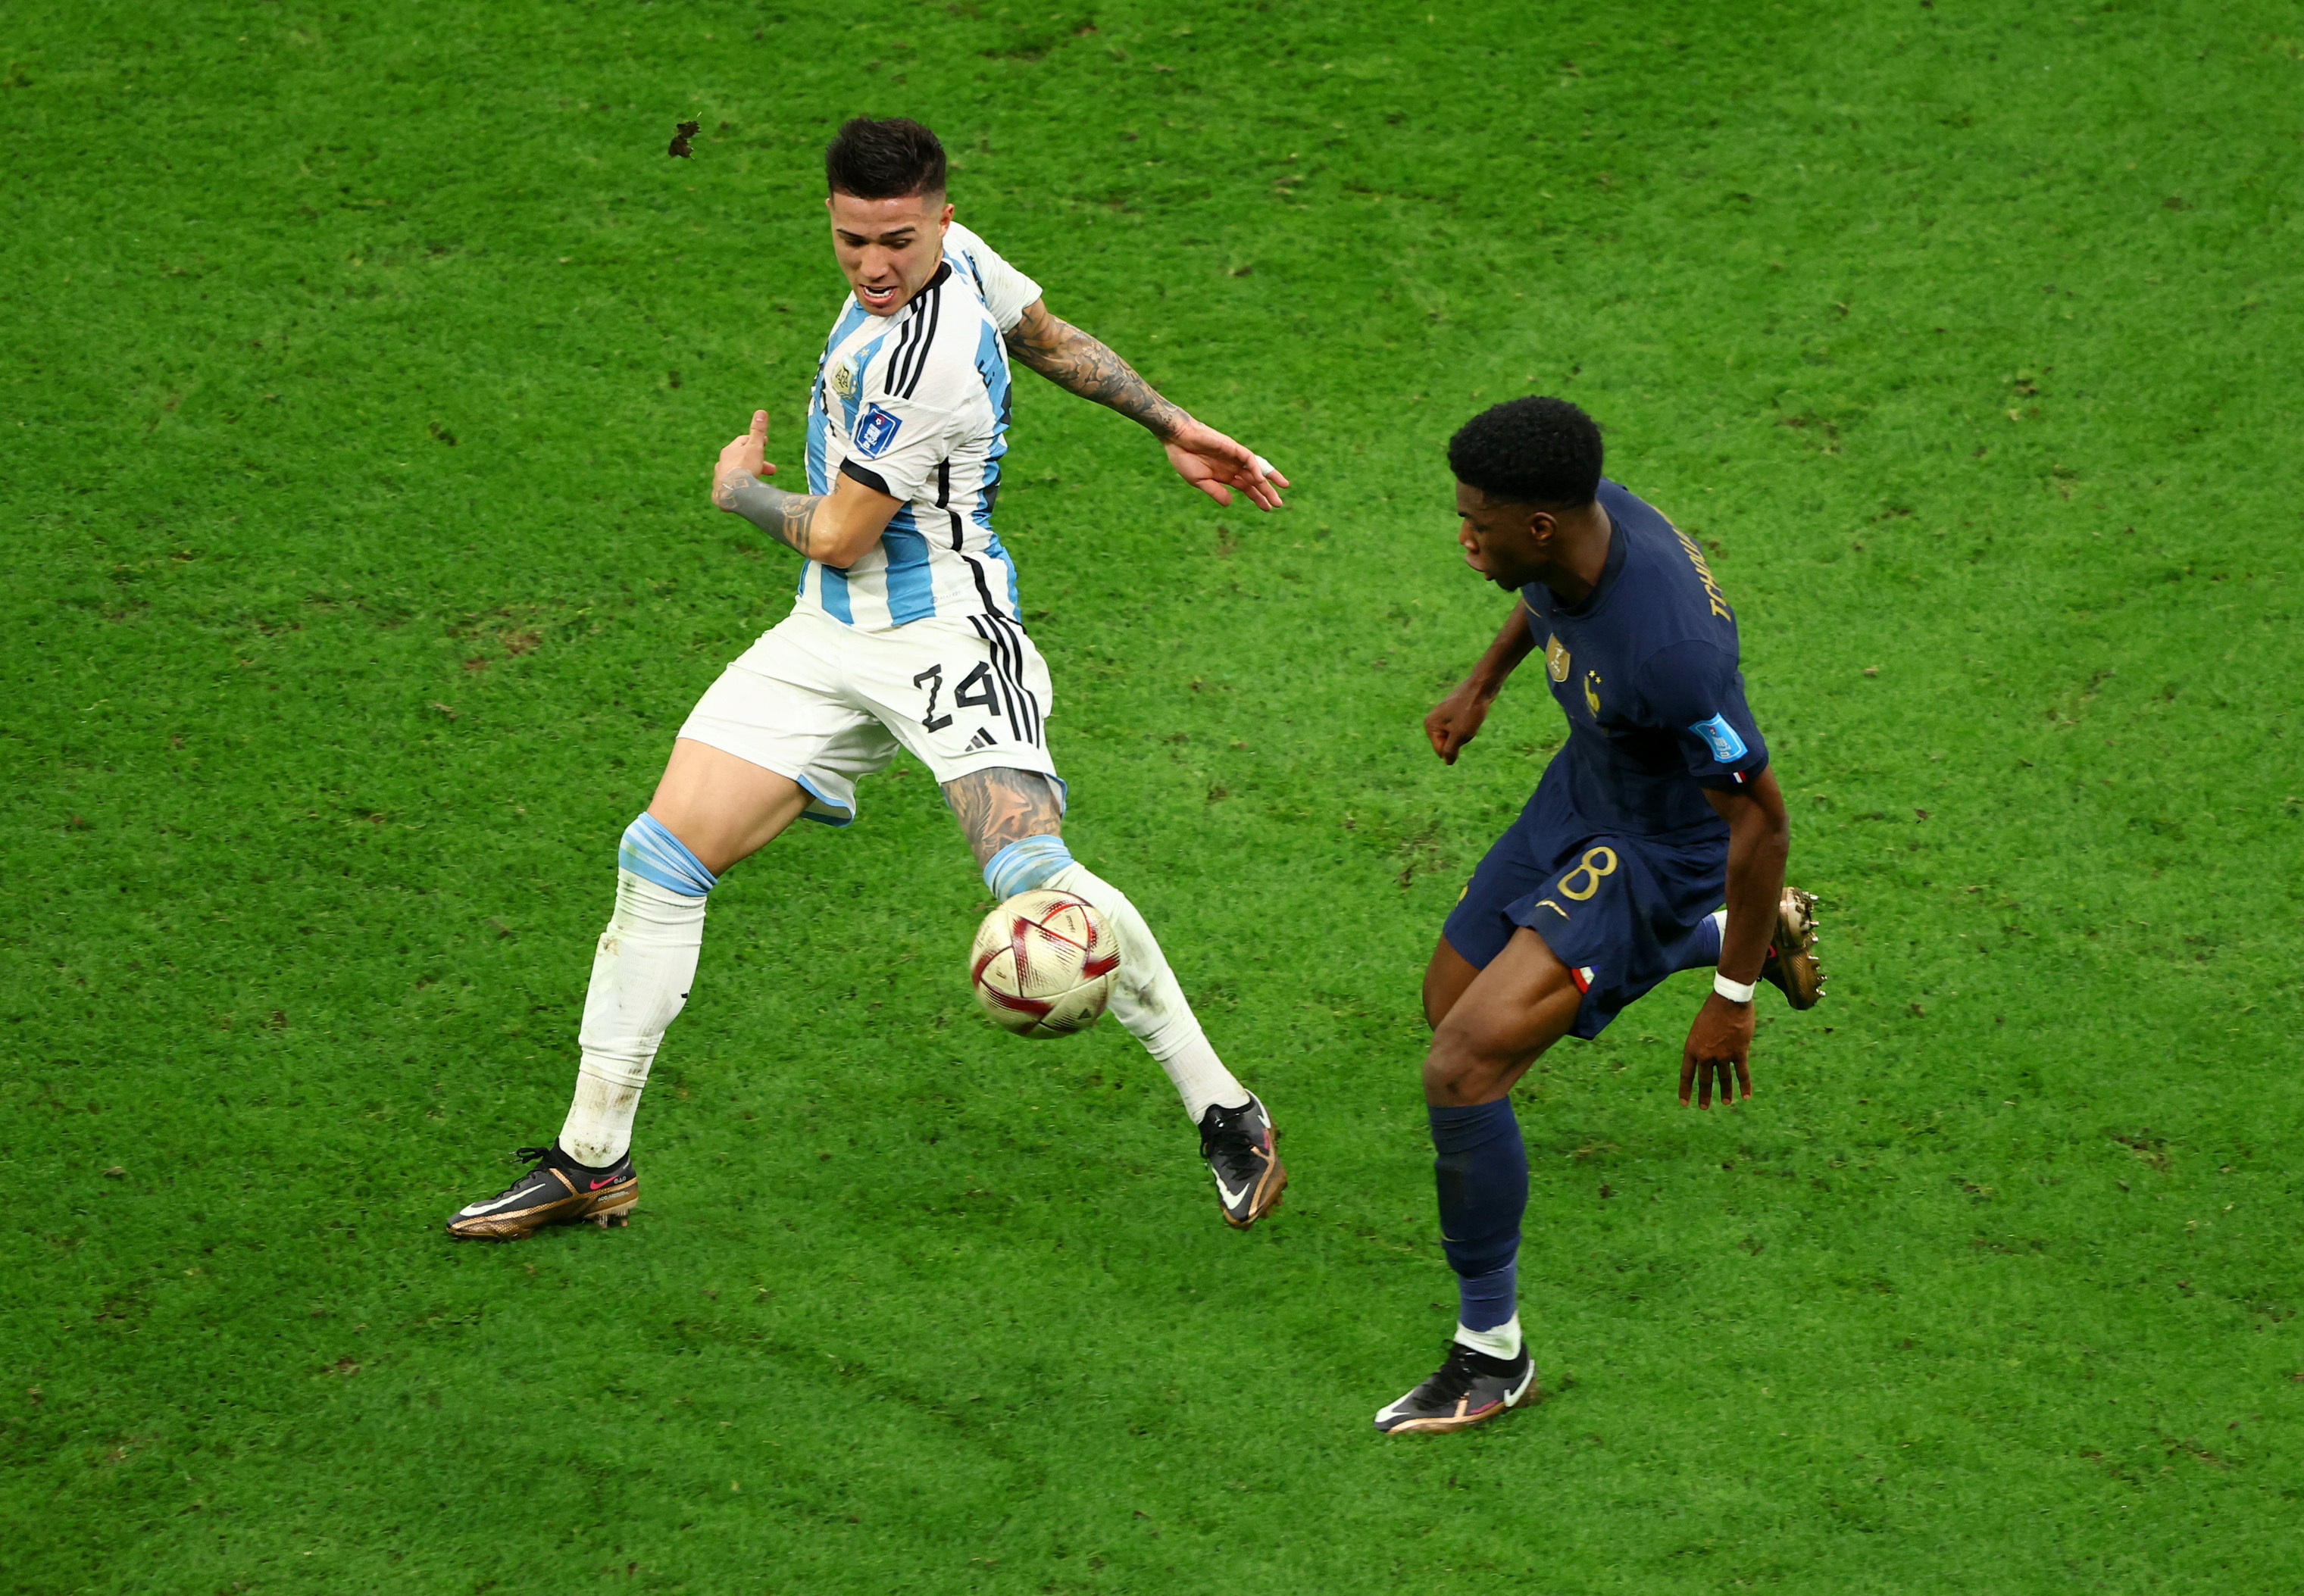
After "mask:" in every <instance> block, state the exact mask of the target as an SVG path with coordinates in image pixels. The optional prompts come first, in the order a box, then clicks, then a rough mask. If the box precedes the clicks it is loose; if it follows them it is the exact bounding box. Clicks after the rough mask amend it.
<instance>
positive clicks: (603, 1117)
mask: <svg viewBox="0 0 2304 1596" xmlns="http://www.w3.org/2000/svg"><path fill="white" fill-rule="evenodd" d="M703 946H704V899H701V898H690V897H689V896H687V895H686V894H684V893H681V892H674V891H669V890H667V889H665V888H664V887H660V886H657V885H656V883H655V882H652V881H648V880H645V879H643V878H642V877H640V876H637V875H634V874H632V873H631V871H629V870H619V871H617V872H616V912H615V913H614V916H611V917H610V918H609V921H608V928H607V929H606V931H604V932H602V933H600V948H599V951H598V952H597V953H596V954H594V955H593V958H592V985H591V990H590V991H589V992H586V993H585V995H584V1027H583V1029H582V1031H580V1033H579V1034H578V1038H577V1043H578V1045H579V1046H580V1048H581V1049H582V1050H583V1054H584V1058H583V1062H582V1063H581V1064H580V1065H579V1066H578V1067H577V1071H576V1099H575V1101H574V1102H572V1103H570V1104H569V1105H568V1120H567V1123H566V1124H564V1125H563V1126H562V1127H560V1147H561V1151H563V1153H567V1154H568V1156H569V1157H571V1158H572V1159H574V1160H575V1161H577V1162H578V1163H580V1164H588V1165H589V1166H591V1167H592V1168H594V1169H600V1168H604V1167H606V1165H609V1164H612V1163H614V1162H615V1161H617V1160H618V1159H620V1158H622V1157H623V1155H624V1153H625V1151H626V1150H627V1149H628V1148H630V1147H631V1143H632V1116H633V1115H634V1114H636V1113H637V1112H639V1111H640V1088H641V1087H643V1086H645V1085H648V1066H649V1065H650V1064H652V1063H654V1062H655V1061H656V1046H657V1044H658V1043H661V1042H663V1040H664V1034H665V1030H666V1029H667V1028H668V1027H669V1026H671V1024H672V1022H673V1019H674V1018H677V1017H678V1016H679V1014H680V1009H681V1005H682V1004H683V1003H685V1002H686V1001H688V989H689V986H690V984H691V983H692V982H693V981H694V980H695V979H696V958H697V954H698V952H699V950H701V949H702V948H703Z"/></svg>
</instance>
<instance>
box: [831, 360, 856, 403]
mask: <svg viewBox="0 0 2304 1596" xmlns="http://www.w3.org/2000/svg"><path fill="white" fill-rule="evenodd" d="M862 387H863V383H862V381H861V380H860V377H859V376H858V375H857V371H856V367H854V366H852V365H851V364H850V363H849V362H847V361H845V360H843V361H842V362H841V363H840V364H839V365H837V366H835V367H833V368H832V391H833V392H834V393H837V394H839V395H840V397H841V398H843V399H853V398H855V397H856V395H857V393H858V391H859V390H860V389H861V388H862Z"/></svg>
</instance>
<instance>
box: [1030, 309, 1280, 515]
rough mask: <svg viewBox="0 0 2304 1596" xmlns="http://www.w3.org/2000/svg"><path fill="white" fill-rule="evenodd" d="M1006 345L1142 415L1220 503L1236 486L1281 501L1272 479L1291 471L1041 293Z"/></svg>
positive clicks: (1181, 468) (1077, 389) (1044, 371)
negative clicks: (1206, 421) (1188, 410)
mask: <svg viewBox="0 0 2304 1596" xmlns="http://www.w3.org/2000/svg"><path fill="white" fill-rule="evenodd" d="M1008 352H1009V353H1010V354H1011V355H1012V356H1014V357H1015V358H1016V359H1019V360H1021V361H1022V362H1023V363H1024V364H1025V365H1027V366H1029V367H1031V368H1032V369H1033V370H1035V371H1037V372H1038V373H1039V374H1040V375H1041V376H1044V377H1046V378H1047V379H1048V380H1049V381H1050V382H1052V383H1054V384H1056V385H1057V386H1058V387H1060V388H1066V389H1069V390H1071V391H1072V393H1077V394H1079V395H1080V397H1081V398H1082V399H1093V400H1094V401H1097V403H1098V404H1101V405H1108V406H1110V407H1111V408H1112V409H1114V410H1118V411H1119V412H1120V413H1121V414H1122V415H1123V416H1125V417H1127V418H1129V419H1130V420H1131V421H1137V422H1140V423H1142V424H1143V426H1145V428H1146V429H1147V430H1148V431H1149V432H1150V433H1151V434H1152V435H1153V436H1154V437H1156V438H1158V439H1159V440H1160V444H1161V447H1163V448H1164V449H1165V450H1166V451H1167V452H1168V460H1169V463H1170V464H1172V465H1173V466H1174V467H1175V468H1176V474H1177V475H1178V476H1180V477H1182V478H1183V479H1184V480H1185V481H1187V482H1189V483H1190V484H1191V485H1192V486H1194V487H1197V488H1199V490H1200V491H1201V492H1202V493H1204V494H1207V495H1208V497H1210V498H1211V499H1214V500H1215V501H1216V502H1217V503H1219V504H1229V503H1231V502H1232V489H1234V488H1238V489H1239V490H1240V491H1241V493H1244V494H1247V495H1248V496H1249V498H1250V499H1252V500H1253V501H1255V502H1256V503H1258V505H1260V506H1262V507H1263V508H1264V509H1266V510H1277V509H1279V508H1280V495H1279V494H1277V493H1275V492H1274V491H1273V486H1274V485H1275V484H1277V485H1278V486H1281V487H1286V486H1288V478H1286V477H1283V476H1282V475H1281V474H1280V473H1279V472H1277V471H1275V470H1274V469H1272V465H1271V462H1269V461H1268V460H1265V459H1264V458H1263V457H1261V456H1260V455H1258V453H1257V452H1255V451H1254V450H1252V449H1249V447H1248V446H1247V445H1246V444H1244V443H1235V442H1234V441H1233V440H1232V439H1231V438H1228V437H1226V436H1225V435H1224V434H1222V433H1220V432H1218V431H1216V428H1214V427H1213V426H1203V425H1202V424H1201V423H1199V422H1198V421H1195V420H1194V419H1192V418H1191V417H1190V416H1189V415H1187V414H1185V413H1184V411H1183V410H1182V408H1181V407H1179V406H1177V405H1174V404H1171V403H1170V402H1169V401H1167V400H1165V399H1163V398H1162V397H1161V396H1160V394H1159V393H1158V391H1157V390H1156V389H1155V388H1154V387H1153V386H1152V384H1149V383H1148V382H1146V381H1145V380H1144V379H1143V378H1142V377H1140V376H1137V375H1136V370H1135V367H1131V366H1130V365H1129V363H1128V362H1127V361H1125V360H1123V359H1121V358H1120V357H1119V356H1118V355H1117V354H1115V353H1114V351H1113V350H1111V349H1110V348H1108V347H1106V346H1105V344H1102V343H1100V342H1097V340H1095V339H1094V338H1091V337H1089V336H1088V334H1086V333H1083V332H1081V331H1080V329H1079V328H1078V327H1075V326H1073V325H1072V324H1071V323H1070V322H1065V321H1059V320H1058V319H1056V317H1053V316H1051V315H1049V314H1048V306H1047V301H1046V300H1033V301H1032V302H1031V304H1029V306H1027V307H1026V308H1025V309H1024V314H1023V316H1022V317H1021V318H1019V319H1018V321H1017V323H1016V325H1014V326H1013V327H1011V328H1010V329H1009V330H1008Z"/></svg>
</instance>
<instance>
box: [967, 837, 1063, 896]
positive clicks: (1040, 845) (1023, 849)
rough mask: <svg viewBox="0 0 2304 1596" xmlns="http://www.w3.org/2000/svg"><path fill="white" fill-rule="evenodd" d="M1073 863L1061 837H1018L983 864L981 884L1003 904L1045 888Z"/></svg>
mask: <svg viewBox="0 0 2304 1596" xmlns="http://www.w3.org/2000/svg"><path fill="white" fill-rule="evenodd" d="M1071 865H1072V849H1068V848H1066V847H1065V846H1064V840H1063V838H1062V837H1050V836H1038V837H1020V838H1018V839H1017V840H1015V841H1013V842H1011V843H1010V844H1008V846H1007V847H1005V848H1004V849H1001V850H1000V851H999V852H998V853H995V854H994V855H993V856H992V857H990V858H988V859H987V860H985V861H984V884H985V885H986V886H987V887H989V888H991V889H992V896H993V898H994V899H996V900H997V901H999V902H1002V903H1005V902H1007V901H1008V899H1011V898H1013V897H1014V896H1016V894H1017V893H1019V892H1029V891H1031V890H1032V889H1033V888H1034V887H1041V886H1046V884H1047V883H1048V879H1049V878H1050V877H1051V876H1054V875H1055V874H1058V873H1060V872H1062V871H1063V870H1065V869H1068V868H1069V867H1070V866H1071Z"/></svg>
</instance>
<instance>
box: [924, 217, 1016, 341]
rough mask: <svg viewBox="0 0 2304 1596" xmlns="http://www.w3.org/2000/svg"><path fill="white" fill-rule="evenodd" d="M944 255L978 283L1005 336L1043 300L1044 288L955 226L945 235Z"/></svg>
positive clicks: (957, 225) (983, 242)
mask: <svg viewBox="0 0 2304 1596" xmlns="http://www.w3.org/2000/svg"><path fill="white" fill-rule="evenodd" d="M944 252H945V253H946V254H948V255H950V256H952V257H953V258H954V259H955V260H957V261H958V262H959V263H960V269H961V271H964V272H966V273H967V274H969V275H970V277H971V278H973V279H974V280H975V282H976V287H977V291H978V293H980V294H982V295H983V297H984V308H986V309H987V310H989V311H990V312H992V320H993V322H994V324H995V325H997V326H998V327H999V329H1000V330H1001V331H1002V332H1003V333H1005V332H1007V331H1009V330H1010V329H1011V328H1012V327H1014V326H1015V325H1016V324H1017V323H1018V322H1020V321H1021V320H1023V319H1024V312H1025V311H1027V310H1029V308H1031V305H1032V301H1033V300H1037V299H1038V298H1039V297H1040V285H1039V284H1038V283H1035V282H1033V281H1032V280H1031V279H1030V278H1029V277H1027V276H1026V275H1024V274H1023V273H1021V272H1020V271H1018V270H1017V269H1016V268H1015V267H1014V266H1010V265H1009V264H1008V263H1007V262H1006V261H1005V260H1004V259H1002V258H1000V256H999V254H998V253H997V252H996V251H995V250H994V249H993V248H992V246H991V245H989V244H987V243H986V242H985V241H983V240H982V239H980V238H978V237H977V236H976V234H974V233H973V232H970V231H969V230H968V229H967V228H965V227H962V226H961V225H959V224H957V223H955V224H953V227H952V229H951V231H950V232H947V233H946V234H945V235H944Z"/></svg>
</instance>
